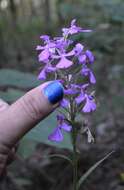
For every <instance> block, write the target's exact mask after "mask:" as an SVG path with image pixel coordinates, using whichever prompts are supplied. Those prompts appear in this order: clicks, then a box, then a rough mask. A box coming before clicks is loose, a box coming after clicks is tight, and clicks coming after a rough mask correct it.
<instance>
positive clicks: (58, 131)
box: [48, 115, 72, 142]
mask: <svg viewBox="0 0 124 190" xmlns="http://www.w3.org/2000/svg"><path fill="white" fill-rule="evenodd" d="M64 120H65V118H64V116H63V115H57V121H58V126H57V127H56V128H55V129H54V131H53V132H52V133H51V134H50V135H49V137H48V139H49V140H50V141H55V142H61V141H62V140H63V133H62V130H64V131H66V132H70V131H71V129H72V127H71V126H70V125H68V124H67V123H66V122H65V121H64Z"/></svg>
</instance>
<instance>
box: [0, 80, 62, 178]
mask: <svg viewBox="0 0 124 190" xmlns="http://www.w3.org/2000/svg"><path fill="white" fill-rule="evenodd" d="M63 94H64V91H63V87H62V85H61V84H60V83H59V82H57V81H53V82H47V83H44V84H42V85H40V86H38V87H37V88H35V89H33V90H31V91H29V92H28V93H26V94H25V95H24V96H23V97H21V98H20V99H19V100H18V101H16V102H15V103H13V104H12V105H11V106H9V105H8V104H7V103H6V102H3V101H2V100H0V176H1V175H2V173H3V171H4V170H5V168H6V165H7V160H8V157H9V155H14V153H15V146H16V144H17V143H18V141H19V140H20V139H21V138H22V137H23V135H24V134H26V133H27V132H28V131H29V130H30V129H31V128H33V127H34V126H35V125H36V124H37V123H38V122H40V121H41V120H43V119H44V118H45V117H46V116H48V115H49V114H50V113H51V112H52V111H54V109H55V108H57V107H58V106H59V102H60V100H61V99H62V98H63Z"/></svg>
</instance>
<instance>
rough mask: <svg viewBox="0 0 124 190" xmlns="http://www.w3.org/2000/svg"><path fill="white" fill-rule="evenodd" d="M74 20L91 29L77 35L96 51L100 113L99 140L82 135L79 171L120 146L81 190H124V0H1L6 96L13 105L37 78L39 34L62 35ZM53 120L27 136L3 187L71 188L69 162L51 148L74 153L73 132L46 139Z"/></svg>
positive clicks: (94, 127) (0, 74) (95, 129)
mask: <svg viewBox="0 0 124 190" xmlns="http://www.w3.org/2000/svg"><path fill="white" fill-rule="evenodd" d="M73 18H76V19H77V21H78V23H79V24H80V25H81V26H82V27H84V28H91V29H93V32H92V33H90V34H80V35H79V36H78V37H76V38H75V41H78V40H80V41H82V42H83V43H84V44H86V45H87V46H88V47H89V48H90V49H91V50H92V51H93V52H94V54H95V57H96V62H95V64H94V70H95V73H96V78H97V87H96V98H97V102H98V109H97V111H96V113H95V114H93V115H92V116H91V117H89V116H88V120H89V125H90V127H91V131H92V133H93V135H94V136H95V143H94V144H88V143H87V140H86V139H82V137H79V146H78V148H79V151H80V153H81V155H80V164H79V175H81V174H82V173H83V172H85V171H86V170H87V169H88V168H89V167H90V166H92V165H93V164H94V163H95V162H96V161H98V160H99V159H101V158H102V157H103V156H104V155H105V154H106V153H108V152H110V151H111V150H115V153H114V154H113V155H112V156H111V157H110V158H109V159H108V160H107V161H105V162H104V163H103V164H102V165H101V166H100V167H99V168H97V170H96V171H95V172H94V173H93V174H92V175H91V176H90V177H89V178H88V179H87V181H86V182H85V184H84V186H83V189H84V190H97V189H99V190H104V189H106V190H124V63H123V60H124V0H0V98H3V99H4V100H5V101H7V102H8V103H12V102H13V101H15V100H16V99H18V98H19V97H20V96H21V95H23V94H24V93H25V92H26V91H28V90H29V89H31V88H33V87H35V86H36V85H38V84H39V81H37V77H36V76H37V74H38V72H39V64H38V60H37V53H36V51H35V48H36V45H37V44H39V43H40V40H39V36H40V35H41V34H50V35H52V36H55V35H57V36H58V35H59V34H60V29H61V27H63V26H67V25H68V24H69V23H70V21H71V20H72V19H73ZM51 125H52V126H51ZM40 126H42V127H40ZM54 126H55V117H54V114H53V115H51V116H50V117H48V118H47V120H45V121H44V122H43V123H41V124H39V126H37V127H36V128H35V129H34V130H32V131H31V132H30V133H29V134H28V135H26V136H25V137H24V139H23V140H22V142H20V148H19V150H18V156H17V159H16V161H15V162H14V163H13V164H12V165H10V166H9V167H8V173H7V175H6V177H4V179H2V180H1V182H0V190H34V189H35V190H42V189H44V190H63V189H64V190H66V189H68V190H71V185H72V184H71V181H72V169H71V167H70V165H68V163H67V162H66V161H65V160H62V159H59V158H50V157H49V155H50V154H52V153H55V154H58V153H62V154H65V155H70V156H71V151H70V149H71V145H70V141H69V138H68V136H65V141H64V142H63V143H62V144H59V145H57V144H50V142H48V141H47V135H48V134H49V132H50V131H51V130H52V127H54ZM60 147H62V148H63V149H60ZM43 156H45V158H43ZM56 174H57V175H56Z"/></svg>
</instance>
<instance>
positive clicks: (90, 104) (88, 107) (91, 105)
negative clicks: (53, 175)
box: [82, 95, 96, 113]
mask: <svg viewBox="0 0 124 190" xmlns="http://www.w3.org/2000/svg"><path fill="white" fill-rule="evenodd" d="M95 110H96V103H95V102H94V99H93V97H92V96H90V95H86V103H85V105H84V107H83V109H82V111H83V112H85V113H90V112H93V111H95Z"/></svg>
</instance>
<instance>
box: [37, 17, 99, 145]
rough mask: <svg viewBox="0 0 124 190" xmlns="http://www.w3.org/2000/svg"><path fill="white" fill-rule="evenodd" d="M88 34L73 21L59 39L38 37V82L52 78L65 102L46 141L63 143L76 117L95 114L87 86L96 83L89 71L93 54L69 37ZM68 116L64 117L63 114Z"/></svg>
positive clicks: (91, 94) (63, 30) (44, 36)
mask: <svg viewBox="0 0 124 190" xmlns="http://www.w3.org/2000/svg"><path fill="white" fill-rule="evenodd" d="M84 32H91V30H86V29H83V28H81V27H79V26H77V25H76V20H75V19H74V20H72V22H71V25H70V26H69V27H68V28H63V29H62V36H60V37H55V38H51V37H50V36H48V35H42V36H40V39H41V40H42V45H38V46H37V48H36V50H38V52H39V55H38V59H39V62H40V63H41V72H40V74H39V76H38V79H39V80H43V81H44V80H47V78H50V77H51V78H52V79H54V80H58V81H59V82H61V83H62V84H63V86H64V98H63V100H62V101H61V102H60V107H61V108H62V109H63V110H64V112H60V113H59V114H58V115H57V127H56V128H55V129H54V131H53V132H52V134H50V135H49V137H48V139H49V140H51V141H56V142H60V141H62V140H63V132H62V131H63V130H64V131H66V132H71V130H73V121H74V120H75V119H76V116H77V115H78V114H79V113H90V112H93V111H95V110H96V103H95V100H94V97H93V93H92V92H90V90H89V88H90V86H92V85H94V84H95V83H96V79H95V76H94V73H93V71H92V69H91V67H92V65H93V63H94V55H93V53H92V52H91V51H90V50H89V49H86V47H84V45H83V44H81V43H76V44H75V41H74V40H72V36H73V35H76V34H79V33H84ZM66 112H67V114H65V113H66Z"/></svg>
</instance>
